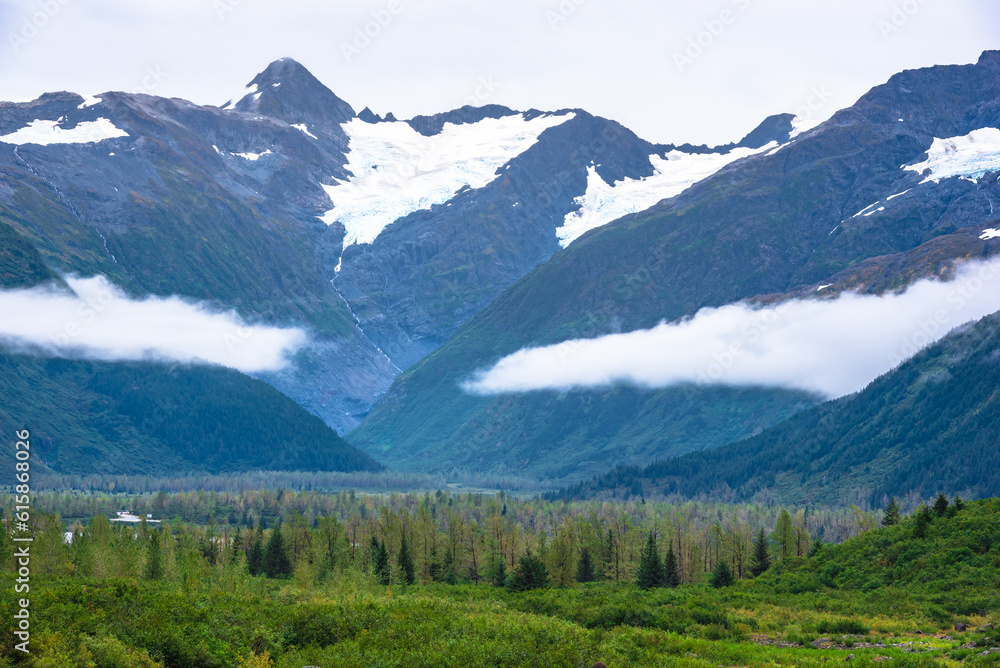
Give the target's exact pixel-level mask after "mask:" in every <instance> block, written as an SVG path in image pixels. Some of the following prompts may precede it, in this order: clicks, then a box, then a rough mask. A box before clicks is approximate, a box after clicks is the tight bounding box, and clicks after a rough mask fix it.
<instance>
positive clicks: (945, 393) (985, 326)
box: [550, 315, 1000, 506]
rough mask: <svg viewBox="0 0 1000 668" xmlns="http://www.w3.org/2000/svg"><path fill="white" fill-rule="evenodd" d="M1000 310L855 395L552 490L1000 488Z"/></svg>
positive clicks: (762, 497) (752, 492)
mask: <svg viewBox="0 0 1000 668" xmlns="http://www.w3.org/2000/svg"><path fill="white" fill-rule="evenodd" d="M998 349H1000V315H991V316H988V317H986V318H983V319H982V320H981V321H979V322H978V323H976V324H975V325H971V326H968V327H963V328H960V329H959V330H956V331H955V332H953V333H952V334H950V335H949V336H948V337H946V338H945V339H943V340H942V341H941V342H940V343H938V344H936V345H934V346H932V347H930V348H928V349H926V350H924V351H922V352H920V353H918V354H917V355H916V356H915V357H914V358H912V359H911V360H909V361H908V362H906V363H905V364H903V365H902V366H900V367H899V368H897V369H895V370H894V371H891V372H889V373H887V374H886V375H884V376H882V377H880V378H878V379H877V380H875V381H874V382H873V383H872V384H871V385H869V386H868V387H867V388H866V389H865V390H864V391H862V392H861V393H859V394H857V395H852V396H849V397H845V398H843V399H840V400H837V401H833V402H828V403H826V404H823V405H821V406H818V407H815V408H812V409H810V410H807V411H804V412H802V413H800V414H798V415H795V416H793V417H791V418H789V419H788V420H785V421H784V422H782V423H780V424H778V425H776V426H774V427H772V428H770V429H767V430H765V431H764V432H762V433H761V434H759V435H757V436H754V437H752V438H749V439H746V440H744V441H741V442H739V443H735V444H733V445H729V446H726V447H723V448H722V449H720V450H717V451H712V452H699V453H694V454H690V455H685V456H683V457H679V458H677V459H670V460H664V461H661V462H657V463H655V464H651V465H649V466H647V467H645V468H640V467H623V468H618V469H615V470H613V471H611V472H610V473H607V474H605V475H602V476H599V477H597V478H595V479H592V480H590V481H588V482H584V483H581V484H579V485H576V486H573V487H570V488H569V489H567V490H564V491H562V492H558V493H553V494H552V495H550V498H587V497H591V496H597V497H605V496H608V495H612V496H613V495H615V494H616V493H617V494H621V493H628V492H633V493H642V494H645V495H646V497H647V498H649V497H656V496H670V495H678V496H681V497H685V498H703V497H704V498H713V499H720V500H726V501H741V500H743V501H746V500H751V499H754V500H758V501H764V502H773V501H782V502H785V503H795V504H800V505H805V504H811V503H825V504H830V505H840V504H843V505H846V504H849V503H856V504H858V505H861V506H865V505H872V506H880V505H881V504H882V503H883V501H884V499H886V498H887V497H888V496H891V495H895V496H899V497H902V496H906V495H924V496H926V495H929V494H935V493H937V492H938V491H940V490H943V491H945V492H947V493H950V494H953V493H957V494H961V495H963V496H966V497H970V498H979V497H988V496H996V495H1000V400H998V397H997V394H996V388H997V387H1000V360H998V357H997V353H996V351H997V350H998Z"/></svg>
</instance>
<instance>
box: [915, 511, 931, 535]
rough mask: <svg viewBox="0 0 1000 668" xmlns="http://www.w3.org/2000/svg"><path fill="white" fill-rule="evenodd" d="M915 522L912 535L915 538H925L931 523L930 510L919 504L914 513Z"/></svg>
mask: <svg viewBox="0 0 1000 668" xmlns="http://www.w3.org/2000/svg"><path fill="white" fill-rule="evenodd" d="M916 516H917V517H916V522H915V524H914V527H913V535H914V536H916V537H917V538H926V537H927V526H928V525H929V524H930V523H931V509H930V508H928V507H927V504H924V503H922V504H920V507H919V508H917V512H916Z"/></svg>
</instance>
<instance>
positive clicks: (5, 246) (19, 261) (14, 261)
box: [0, 221, 63, 289]
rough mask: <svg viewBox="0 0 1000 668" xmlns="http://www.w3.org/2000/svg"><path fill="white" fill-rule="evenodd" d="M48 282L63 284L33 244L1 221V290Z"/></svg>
mask: <svg viewBox="0 0 1000 668" xmlns="http://www.w3.org/2000/svg"><path fill="white" fill-rule="evenodd" d="M47 281H53V282H54V283H59V284H62V283H63V281H62V279H61V278H59V276H58V275H57V274H56V273H55V272H54V271H52V270H51V269H50V268H49V267H48V265H47V264H45V260H44V259H43V258H42V256H41V254H40V253H39V252H38V250H37V249H36V248H35V247H34V246H33V245H32V244H31V242H29V241H28V240H27V239H25V238H24V237H23V236H21V235H20V234H18V233H17V231H16V230H15V229H14V228H13V227H11V226H10V225H8V224H6V223H4V222H2V221H0V289H11V288H27V287H31V286H33V285H38V284H39V283H45V282H47Z"/></svg>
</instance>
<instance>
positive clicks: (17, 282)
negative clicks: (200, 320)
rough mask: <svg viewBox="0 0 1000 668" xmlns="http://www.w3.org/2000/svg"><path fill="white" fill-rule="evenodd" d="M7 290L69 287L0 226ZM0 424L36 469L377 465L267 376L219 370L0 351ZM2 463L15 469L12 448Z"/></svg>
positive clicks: (159, 471) (170, 470)
mask: <svg viewBox="0 0 1000 668" xmlns="http://www.w3.org/2000/svg"><path fill="white" fill-rule="evenodd" d="M0 239H2V240H3V245H2V246H0V272H2V273H0V276H2V277H3V279H4V287H15V288H20V287H31V286H36V285H41V284H46V283H48V284H53V285H55V286H58V287H60V288H62V289H65V290H67V291H68V290H69V287H68V286H66V285H65V284H64V283H62V281H61V279H60V278H59V277H58V276H57V275H56V274H55V272H53V271H52V270H51V269H50V268H49V267H48V266H47V265H46V264H45V262H44V260H43V259H42V257H41V253H39V252H38V250H37V249H36V248H35V247H34V246H33V245H31V243H30V242H28V241H27V240H26V239H24V238H23V237H21V236H20V235H19V234H18V233H17V232H16V231H14V230H13V229H12V228H10V227H9V226H7V225H4V224H0ZM0 428H2V429H3V431H4V433H8V434H12V433H14V432H15V431H20V430H22V429H28V430H29V431H30V433H31V439H30V442H31V445H32V449H31V453H32V457H31V465H32V470H33V471H36V472H41V471H47V472H52V473H62V474H81V475H85V474H105V473H106V474H139V475H161V476H178V475H183V474H187V473H235V472H242V471H249V470H308V471H357V470H368V471H376V470H380V469H382V468H383V467H382V465H380V464H378V463H376V462H375V461H373V460H372V459H371V458H370V457H368V456H367V455H365V454H363V453H361V452H359V451H358V450H356V449H355V448H353V447H351V446H350V445H348V444H347V443H346V442H345V441H344V440H343V439H341V438H340V437H339V436H337V434H336V432H334V431H333V430H332V429H330V428H329V427H328V426H327V425H326V424H324V423H323V421H322V420H320V419H319V418H318V417H316V416H314V415H311V414H310V413H309V412H307V411H306V410H305V409H304V408H302V407H301V406H299V405H298V404H296V403H295V402H294V401H292V400H291V399H289V398H288V397H286V396H285V395H283V394H281V393H280V392H278V391H277V390H275V389H274V388H272V387H270V386H269V385H267V384H266V383H264V382H262V381H260V380H256V379H254V378H251V377H249V376H246V375H244V374H242V373H238V372H236V371H233V370H230V369H224V368H217V367H200V366H190V365H178V364H161V363H112V362H90V361H76V360H62V359H45V358H40V357H36V356H31V355H28V354H4V353H0ZM2 459H3V460H4V461H5V462H7V463H8V464H9V465H10V466H13V464H14V453H13V451H6V452H5V454H3V455H2Z"/></svg>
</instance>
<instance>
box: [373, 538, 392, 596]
mask: <svg viewBox="0 0 1000 668" xmlns="http://www.w3.org/2000/svg"><path fill="white" fill-rule="evenodd" d="M371 547H372V573H373V574H374V575H375V582H377V583H378V584H380V585H388V584H390V583H391V582H392V580H391V573H390V571H389V551H388V550H387V549H386V548H385V543H384V542H382V541H379V540H378V539H377V538H375V536H372V545H371Z"/></svg>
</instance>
